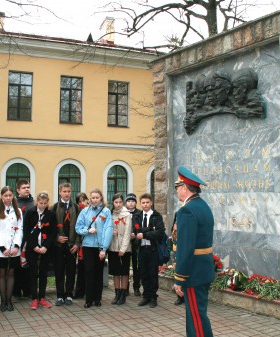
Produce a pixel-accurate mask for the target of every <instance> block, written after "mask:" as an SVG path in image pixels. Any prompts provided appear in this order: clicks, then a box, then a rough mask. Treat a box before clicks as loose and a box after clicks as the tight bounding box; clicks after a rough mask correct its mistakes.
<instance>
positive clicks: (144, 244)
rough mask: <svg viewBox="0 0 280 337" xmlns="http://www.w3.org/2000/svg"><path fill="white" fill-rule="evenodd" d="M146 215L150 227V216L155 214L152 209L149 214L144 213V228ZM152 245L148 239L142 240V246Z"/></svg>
mask: <svg viewBox="0 0 280 337" xmlns="http://www.w3.org/2000/svg"><path fill="white" fill-rule="evenodd" d="M145 214H147V226H149V222H150V216H151V215H152V214H153V210H152V209H150V210H149V211H148V212H147V213H146V212H144V211H143V221H142V228H143V226H144V218H145ZM150 245H151V241H150V240H147V239H142V240H141V246H150Z"/></svg>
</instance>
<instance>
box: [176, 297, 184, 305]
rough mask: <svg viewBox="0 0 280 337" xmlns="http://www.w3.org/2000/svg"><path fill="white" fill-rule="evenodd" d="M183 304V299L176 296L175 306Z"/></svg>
mask: <svg viewBox="0 0 280 337" xmlns="http://www.w3.org/2000/svg"><path fill="white" fill-rule="evenodd" d="M184 302H185V300H184V297H180V296H178V298H177V300H176V301H175V303H174V304H175V305H180V304H182V303H184Z"/></svg>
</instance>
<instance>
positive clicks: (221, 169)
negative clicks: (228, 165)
mask: <svg viewBox="0 0 280 337" xmlns="http://www.w3.org/2000/svg"><path fill="white" fill-rule="evenodd" d="M217 173H218V174H222V173H223V167H222V165H221V166H219V167H218V168H217Z"/></svg>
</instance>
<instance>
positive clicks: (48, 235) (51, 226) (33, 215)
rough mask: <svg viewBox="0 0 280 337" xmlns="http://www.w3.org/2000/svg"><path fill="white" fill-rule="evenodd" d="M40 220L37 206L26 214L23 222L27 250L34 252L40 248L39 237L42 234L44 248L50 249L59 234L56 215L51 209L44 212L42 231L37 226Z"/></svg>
mask: <svg viewBox="0 0 280 337" xmlns="http://www.w3.org/2000/svg"><path fill="white" fill-rule="evenodd" d="M38 220H39V215H38V212H37V206H33V207H32V208H31V209H30V210H28V211H27V212H26V215H25V218H24V220H23V236H24V240H25V241H26V242H27V245H26V249H27V250H33V249H34V248H35V247H37V246H38V236H39V233H40V232H41V234H42V242H41V243H42V244H41V246H42V247H46V248H47V249H50V248H51V246H52V245H53V243H54V241H55V238H56V234H57V230H56V228H57V227H56V225H57V223H56V216H55V213H54V212H53V211H51V210H49V209H45V210H44V212H43V217H42V224H41V229H40V228H39V227H38V226H37V224H38ZM44 237H45V239H44Z"/></svg>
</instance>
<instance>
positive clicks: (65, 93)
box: [60, 76, 83, 124]
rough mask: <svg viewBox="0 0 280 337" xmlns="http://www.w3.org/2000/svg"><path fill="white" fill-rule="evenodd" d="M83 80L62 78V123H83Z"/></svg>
mask: <svg viewBox="0 0 280 337" xmlns="http://www.w3.org/2000/svg"><path fill="white" fill-rule="evenodd" d="M82 89H83V79H82V78H78V77H67V76H61V82H60V123H69V124H81V123H82Z"/></svg>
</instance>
